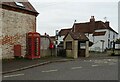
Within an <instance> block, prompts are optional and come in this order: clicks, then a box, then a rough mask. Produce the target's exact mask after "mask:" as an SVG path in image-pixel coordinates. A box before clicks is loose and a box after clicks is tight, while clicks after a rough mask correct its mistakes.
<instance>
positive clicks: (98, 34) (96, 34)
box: [93, 31, 106, 36]
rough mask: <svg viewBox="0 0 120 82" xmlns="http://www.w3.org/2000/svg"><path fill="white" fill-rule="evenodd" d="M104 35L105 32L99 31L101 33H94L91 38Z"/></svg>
mask: <svg viewBox="0 0 120 82" xmlns="http://www.w3.org/2000/svg"><path fill="white" fill-rule="evenodd" d="M105 34H106V31H101V32H94V33H93V36H103V35H105Z"/></svg>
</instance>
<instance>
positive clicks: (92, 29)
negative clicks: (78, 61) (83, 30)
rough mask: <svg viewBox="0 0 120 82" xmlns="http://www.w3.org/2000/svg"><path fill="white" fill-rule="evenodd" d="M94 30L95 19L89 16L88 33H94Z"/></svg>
mask: <svg viewBox="0 0 120 82" xmlns="http://www.w3.org/2000/svg"><path fill="white" fill-rule="evenodd" d="M94 29H95V18H94V16H91V18H90V28H89V31H90V32H94Z"/></svg>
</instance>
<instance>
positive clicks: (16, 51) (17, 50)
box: [14, 44, 21, 57]
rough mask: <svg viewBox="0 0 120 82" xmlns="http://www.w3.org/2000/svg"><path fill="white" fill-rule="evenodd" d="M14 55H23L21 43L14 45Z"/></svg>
mask: <svg viewBox="0 0 120 82" xmlns="http://www.w3.org/2000/svg"><path fill="white" fill-rule="evenodd" d="M14 57H21V45H19V44H18V45H14Z"/></svg>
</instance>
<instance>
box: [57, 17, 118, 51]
mask: <svg viewBox="0 0 120 82" xmlns="http://www.w3.org/2000/svg"><path fill="white" fill-rule="evenodd" d="M69 31H73V32H76V33H79V32H81V33H85V35H86V36H87V37H88V38H89V41H92V42H93V43H94V44H93V46H92V47H90V48H89V49H90V51H99V52H103V51H105V49H110V48H112V47H113V45H112V44H113V41H116V39H117V38H118V33H117V32H116V31H115V30H113V29H112V28H111V27H110V25H109V21H106V22H103V21H95V18H94V16H91V18H90V22H85V23H74V25H73V27H72V28H69V29H61V30H60V31H59V33H58V35H59V36H58V44H59V43H60V42H62V41H63V38H64V36H65V35H66V34H67V33H68V32H69ZM116 47H117V46H116Z"/></svg>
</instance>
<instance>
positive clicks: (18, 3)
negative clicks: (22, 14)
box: [15, 2, 24, 7]
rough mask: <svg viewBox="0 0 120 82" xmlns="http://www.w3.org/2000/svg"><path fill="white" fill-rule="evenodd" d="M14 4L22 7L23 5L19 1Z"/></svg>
mask: <svg viewBox="0 0 120 82" xmlns="http://www.w3.org/2000/svg"><path fill="white" fill-rule="evenodd" d="M15 4H16V5H17V6H19V7H24V5H23V4H22V3H21V2H15Z"/></svg>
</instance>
